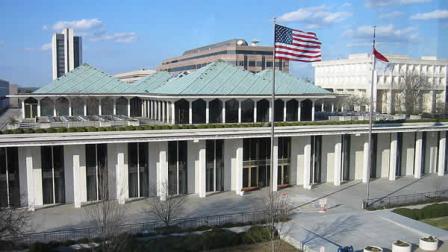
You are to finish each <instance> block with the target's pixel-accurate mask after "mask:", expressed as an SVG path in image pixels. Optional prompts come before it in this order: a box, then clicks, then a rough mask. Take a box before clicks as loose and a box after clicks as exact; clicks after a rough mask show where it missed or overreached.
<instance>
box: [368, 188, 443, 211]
mask: <svg viewBox="0 0 448 252" xmlns="http://www.w3.org/2000/svg"><path fill="white" fill-rule="evenodd" d="M444 200H448V190H441V191H433V192H424V193H415V194H406V195H394V196H387V197H380V198H373V199H369V200H363V206H364V208H367V209H381V208H392V207H399V206H406V205H413V204H423V203H429V202H437V201H444Z"/></svg>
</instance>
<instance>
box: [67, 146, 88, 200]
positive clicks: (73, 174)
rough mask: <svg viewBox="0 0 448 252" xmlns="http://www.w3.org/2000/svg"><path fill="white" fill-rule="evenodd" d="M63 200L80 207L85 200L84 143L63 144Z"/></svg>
mask: <svg viewBox="0 0 448 252" xmlns="http://www.w3.org/2000/svg"><path fill="white" fill-rule="evenodd" d="M64 169H65V172H64V175H65V200H66V202H67V203H73V205H74V207H75V208H80V207H81V204H82V202H86V201H87V178H86V149H85V145H84V144H81V145H65V146H64Z"/></svg>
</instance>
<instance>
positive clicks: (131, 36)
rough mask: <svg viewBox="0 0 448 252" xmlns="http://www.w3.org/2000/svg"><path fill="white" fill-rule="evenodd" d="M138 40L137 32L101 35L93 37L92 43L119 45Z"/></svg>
mask: <svg viewBox="0 0 448 252" xmlns="http://www.w3.org/2000/svg"><path fill="white" fill-rule="evenodd" d="M136 39H137V35H136V34H135V32H117V33H112V34H107V33H100V34H95V35H93V36H92V37H91V39H90V40H92V41H105V40H109V41H113V42H117V43H131V42H134V41H135V40H136Z"/></svg>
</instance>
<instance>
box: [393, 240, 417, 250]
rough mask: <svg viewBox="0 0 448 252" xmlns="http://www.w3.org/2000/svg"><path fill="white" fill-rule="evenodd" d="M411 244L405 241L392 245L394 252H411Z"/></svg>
mask: <svg viewBox="0 0 448 252" xmlns="http://www.w3.org/2000/svg"><path fill="white" fill-rule="evenodd" d="M411 248H412V246H411V244H410V243H407V242H404V241H395V242H394V243H392V252H411Z"/></svg>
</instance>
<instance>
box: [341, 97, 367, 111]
mask: <svg viewBox="0 0 448 252" xmlns="http://www.w3.org/2000/svg"><path fill="white" fill-rule="evenodd" d="M336 105H337V106H338V107H344V108H348V110H349V111H350V110H351V108H352V107H356V106H358V107H363V106H364V107H367V106H368V105H369V99H368V98H367V97H366V96H365V95H360V94H345V95H341V96H339V97H338V98H337V99H336Z"/></svg>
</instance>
